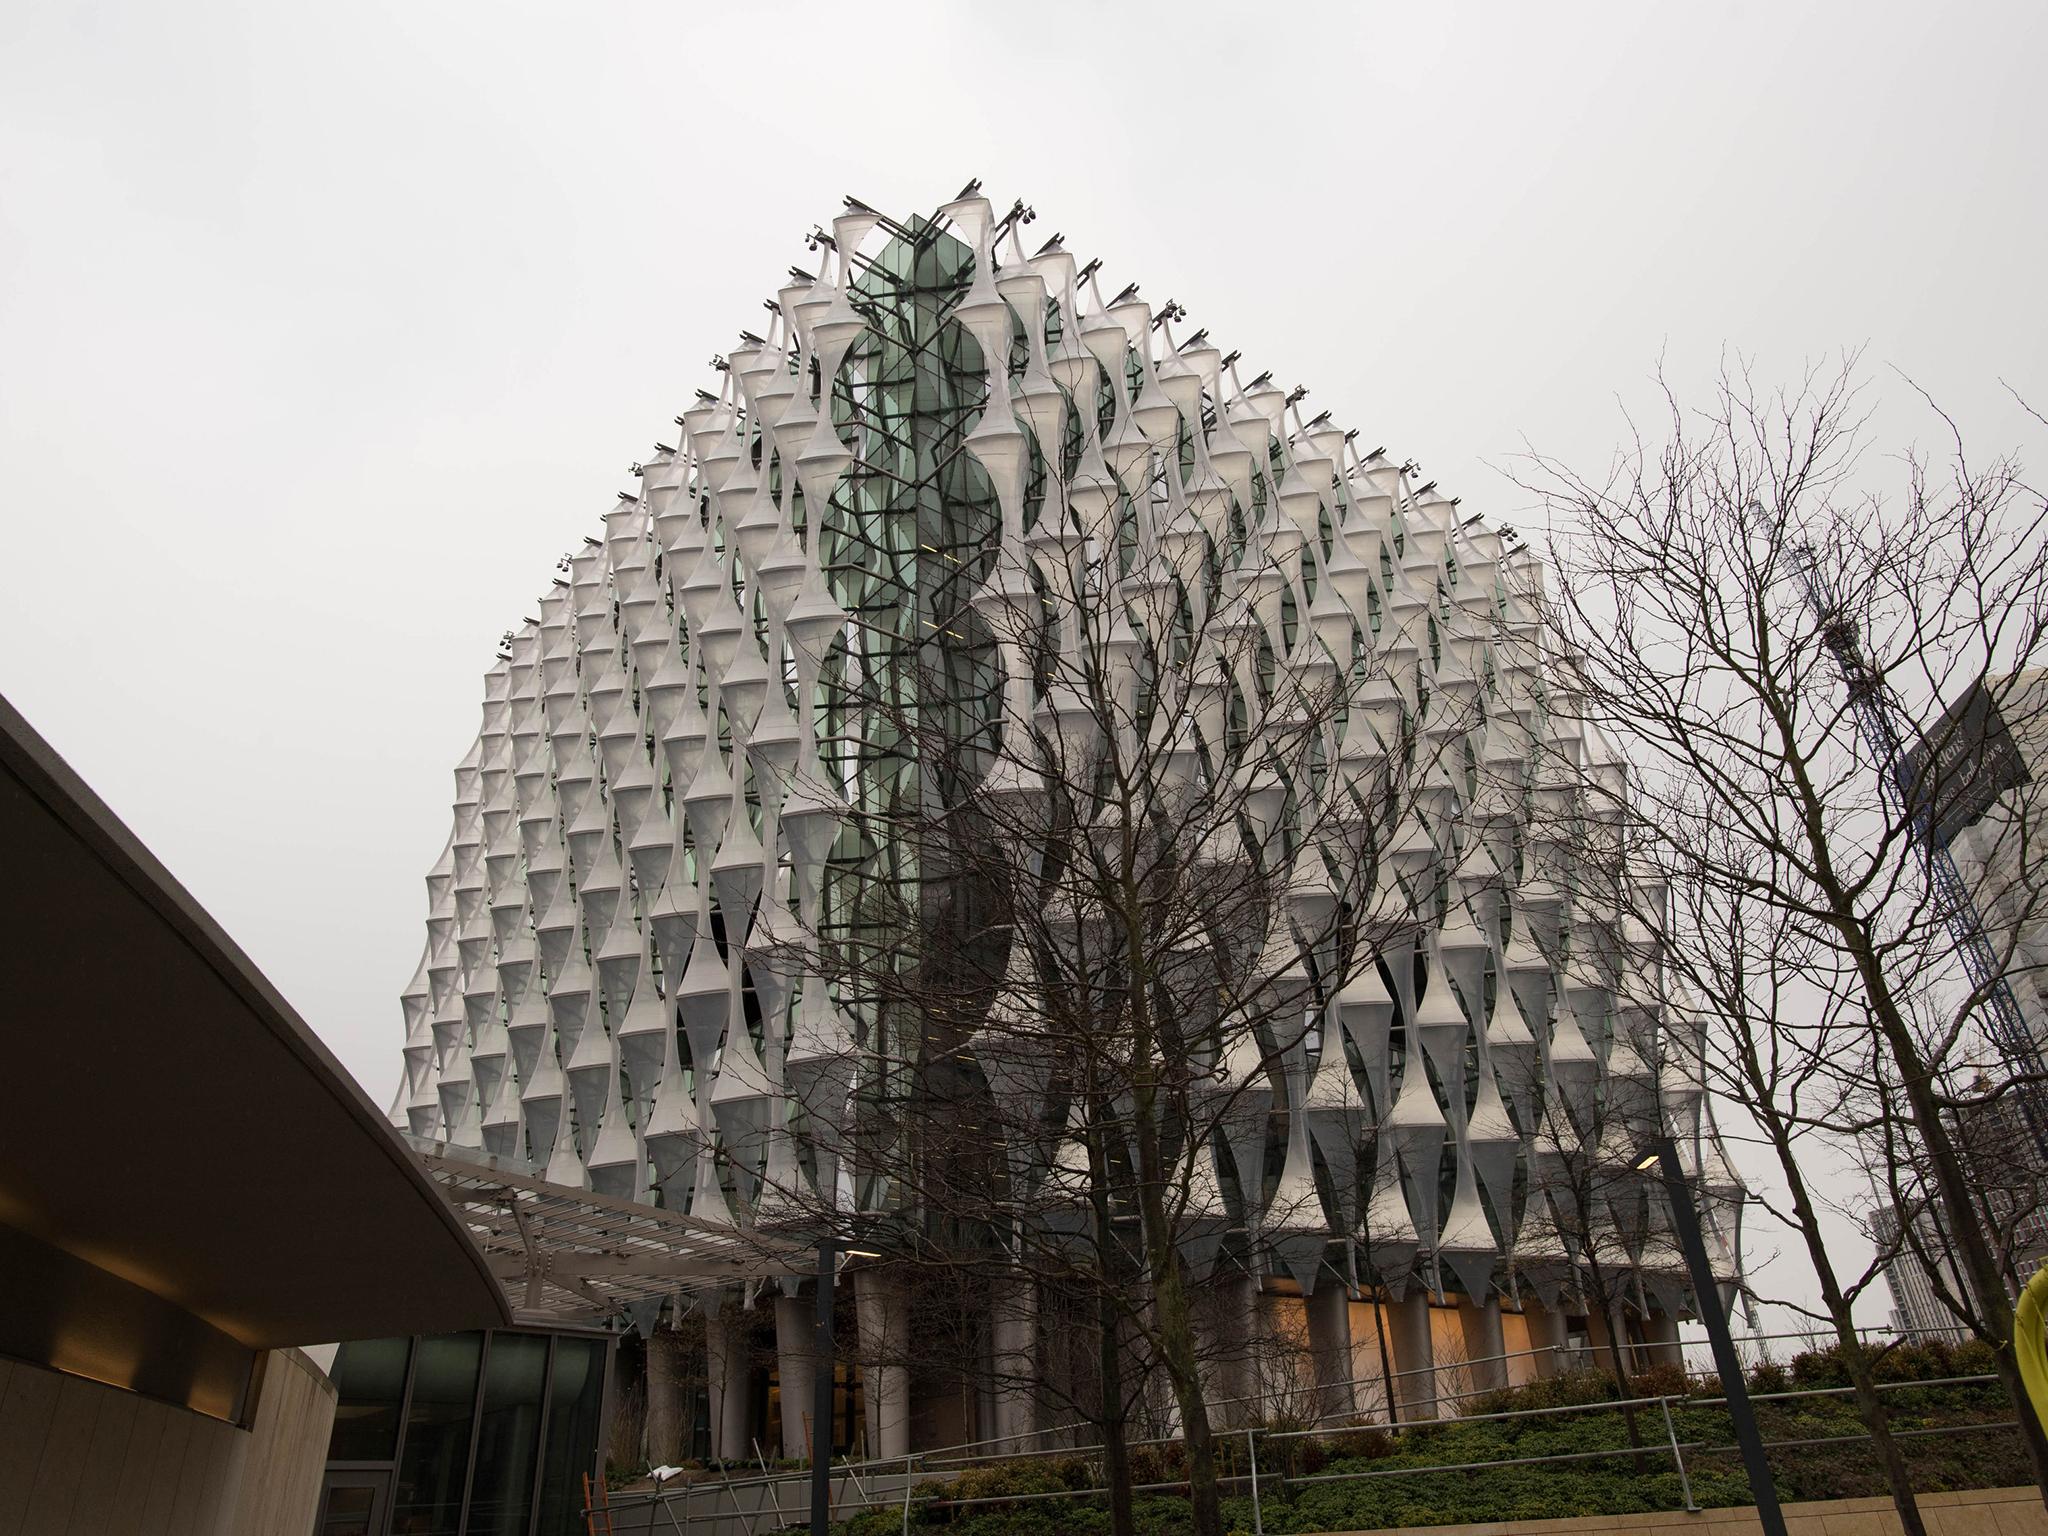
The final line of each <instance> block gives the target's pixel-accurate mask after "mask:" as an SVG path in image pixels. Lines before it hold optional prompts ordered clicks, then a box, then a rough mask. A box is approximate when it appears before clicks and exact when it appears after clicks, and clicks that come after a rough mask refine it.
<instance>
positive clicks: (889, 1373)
mask: <svg viewBox="0 0 2048 1536" xmlns="http://www.w3.org/2000/svg"><path fill="white" fill-rule="evenodd" d="M853 1301H854V1311H855V1315H856V1317H857V1318H858V1320H859V1326H860V1356H861V1384H862V1389H863V1390H862V1395H863V1396H864V1397H865V1399H866V1401H867V1419H868V1455H869V1456H871V1457H875V1458H878V1459H880V1460H885V1461H886V1460H888V1459H890V1458H893V1457H897V1456H906V1455H908V1454H909V1453H910V1304H909V1300H908V1298H906V1297H905V1295H904V1292H903V1282H902V1279H901V1278H900V1277H899V1276H897V1275H894V1274H891V1273H890V1272H889V1271H888V1270H887V1269H883V1268H879V1267H876V1268H862V1269H857V1270H855V1271H854V1272H853Z"/></svg>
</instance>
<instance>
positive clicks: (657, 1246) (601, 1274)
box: [408, 1137, 813, 1324]
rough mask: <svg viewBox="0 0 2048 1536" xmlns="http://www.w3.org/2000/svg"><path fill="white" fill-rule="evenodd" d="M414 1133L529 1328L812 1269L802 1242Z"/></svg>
mask: <svg viewBox="0 0 2048 1536" xmlns="http://www.w3.org/2000/svg"><path fill="white" fill-rule="evenodd" d="M408 1139H409V1140H411V1141H412V1143H413V1145H414V1146H415V1147H417V1148H418V1149H419V1151H420V1154H421V1156H423V1157H424V1158H425V1159H426V1163H427V1168H428V1170H429V1171H430V1172H431V1173H432V1174H433V1176H434V1178H435V1180H436V1181H437V1182H438V1183H439V1184H440V1186H441V1192H442V1193H443V1194H444V1195H445V1196H446V1197H447V1200H448V1203H449V1205H450V1206H452V1207H453V1208H454V1210H455V1213H456V1215H457V1216H458V1218H460V1220H461V1221H462V1222H463V1223H464V1225H466V1226H467V1227H468V1228H469V1234H470V1236H471V1238H472V1239H474V1240H475V1242H476V1245H477V1247H479V1248H480V1249H482V1250H483V1253H484V1257H485V1259H486V1260H487V1261H488V1262H489V1264H490V1266H491V1272H492V1273H493V1274H495V1275H496V1276H497V1277H498V1279H499V1281H500V1283H501V1284H503V1285H504V1287H505V1291H506V1295H507V1297H508V1299H509V1300H510V1302H511V1306H512V1312H513V1315H514V1317H516V1318H517V1319H518V1320H519V1321H521V1322H524V1323H533V1324H540V1323H553V1324H563V1323H591V1322H596V1321H601V1320H603V1319H606V1318H611V1317H626V1316H631V1315H633V1314H634V1313H635V1312H636V1311H639V1310H641V1309H644V1308H647V1307H651V1306H653V1305H655V1304H658V1303H659V1302H660V1301H661V1299H662V1298H663V1297H665V1296H667V1295H669V1294H670V1293H672V1292H676V1291H709V1290H722V1289H725V1288H727V1287H730V1286H735V1285H740V1284H744V1283H745V1282H746V1281H749V1280H765V1279H768V1278H770V1277H772V1276H776V1275H787V1274H792V1273H798V1274H801V1273H807V1272H808V1271H809V1270H810V1268H811V1267H812V1263H813V1259H812V1250H810V1249H808V1248H806V1247H805V1246H804V1245H802V1244H800V1243H796V1242H792V1241H789V1240H786V1239H782V1238H777V1237H771V1236H767V1235H764V1234H762V1233H759V1232H751V1231H743V1230H741V1229H739V1228H736V1227H733V1226H730V1225H722V1224H719V1223H716V1222H709V1221H702V1220H698V1219H694V1218H692V1217H689V1216H685V1215H681V1214H679V1213H678V1212H675V1211H665V1210H661V1209H659V1208H658V1207H655V1206H651V1205H640V1204H637V1203H635V1202H633V1201H630V1200H615V1199H612V1198H611V1197H609V1196H606V1195H599V1194H594V1193H592V1192H591V1191H590V1190H587V1189H576V1188H572V1187H570V1186H568V1185H563V1184H550V1183H548V1182H547V1181H546V1180H545V1179H537V1178H535V1177H533V1176H532V1175H531V1174H528V1173H522V1172H518V1171H515V1170H513V1169H511V1168H507V1167H505V1166H503V1165H502V1164H500V1163H499V1161H498V1160H497V1159H496V1158H494V1157H492V1156H491V1154H489V1153H488V1152H484V1151H482V1150H480V1149H477V1148H474V1147H451V1146H449V1145H448V1144H446V1143H445V1142H436V1141H428V1140H425V1139H422V1138H417V1137H413V1138H408Z"/></svg>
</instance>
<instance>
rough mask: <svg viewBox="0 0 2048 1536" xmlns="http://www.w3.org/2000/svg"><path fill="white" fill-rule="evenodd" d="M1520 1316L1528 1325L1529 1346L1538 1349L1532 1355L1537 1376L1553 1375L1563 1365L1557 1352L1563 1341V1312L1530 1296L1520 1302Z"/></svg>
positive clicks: (1562, 1345)
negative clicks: (1554, 1309) (1555, 1310)
mask: <svg viewBox="0 0 2048 1536" xmlns="http://www.w3.org/2000/svg"><path fill="white" fill-rule="evenodd" d="M1522 1318H1523V1321H1525V1322H1526V1323H1528V1325H1529V1347H1530V1348H1531V1349H1533V1350H1536V1351H1538V1353H1537V1354H1536V1355H1535V1356H1534V1357H1533V1358H1534V1360H1535V1362H1536V1374H1537V1376H1538V1377H1543V1376H1555V1375H1556V1374H1557V1373H1558V1372H1559V1371H1560V1370H1561V1369H1563V1366H1564V1360H1563V1357H1562V1356H1560V1355H1559V1353H1558V1351H1559V1350H1561V1349H1563V1348H1564V1342H1565V1332H1564V1314H1563V1313H1562V1312H1553V1311H1552V1310H1551V1309H1550V1308H1549V1307H1546V1306H1545V1305H1543V1303H1542V1302H1540V1301H1538V1300H1537V1299H1536V1298H1535V1297H1533V1296H1531V1297H1530V1298H1529V1299H1528V1300H1526V1301H1524V1302H1523V1303H1522Z"/></svg>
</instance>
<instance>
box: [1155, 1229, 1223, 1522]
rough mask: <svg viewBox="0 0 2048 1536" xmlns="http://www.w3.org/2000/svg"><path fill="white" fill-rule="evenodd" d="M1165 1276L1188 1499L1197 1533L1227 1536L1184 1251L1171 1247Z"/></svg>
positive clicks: (1170, 1372) (1169, 1368)
mask: <svg viewBox="0 0 2048 1536" xmlns="http://www.w3.org/2000/svg"><path fill="white" fill-rule="evenodd" d="M1167 1257H1168V1260H1169V1262H1168V1263H1167V1265H1166V1266H1165V1268H1166V1273H1165V1274H1164V1275H1158V1274H1155V1275H1154V1276H1153V1281H1152V1283H1153V1285H1154V1287H1155V1288H1156V1289H1157V1293H1158V1317H1159V1343H1160V1352H1161V1353H1162V1354H1163V1355H1164V1356H1165V1357H1166V1374H1167V1377H1168V1379H1169V1380H1170V1381H1172V1383H1173V1396H1174V1402H1175V1403H1176V1405H1178V1407H1179V1408H1180V1424H1181V1434H1182V1437H1183V1438H1184V1439H1185V1441H1186V1443H1187V1452H1188V1503H1189V1505H1190V1508H1191V1511H1192V1515H1193V1520H1194V1530H1195V1536H1222V1531H1223V1509H1222V1504H1221V1501H1220V1497H1219V1494H1218V1492H1217V1485H1216V1438H1215V1435H1214V1433H1213V1432H1212V1431H1211V1429H1210V1427H1209V1404H1208V1401H1207V1399H1206V1398H1204V1397H1203V1395H1202V1376H1201V1369H1200V1362H1199V1361H1198V1360H1197V1358H1196V1353H1195V1328H1194V1317H1193V1314H1192V1311H1191V1309H1190V1308H1189V1305H1188V1293H1187V1287H1186V1286H1185V1285H1183V1284H1182V1283H1181V1273H1180V1261H1179V1256H1178V1255H1177V1254H1175V1253H1174V1252H1172V1250H1171V1249H1169V1250H1168V1254H1167Z"/></svg>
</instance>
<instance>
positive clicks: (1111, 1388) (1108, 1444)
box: [1096, 1286, 1138, 1536]
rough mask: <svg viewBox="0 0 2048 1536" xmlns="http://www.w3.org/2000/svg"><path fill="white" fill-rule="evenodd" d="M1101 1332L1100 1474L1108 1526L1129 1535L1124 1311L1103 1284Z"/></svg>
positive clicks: (1132, 1520)
mask: <svg viewBox="0 0 2048 1536" xmlns="http://www.w3.org/2000/svg"><path fill="white" fill-rule="evenodd" d="M1096 1319H1097V1322H1098V1324H1099V1328H1100V1332H1101V1356H1102V1360H1101V1366H1100V1374H1101V1380H1102V1407H1101V1414H1102V1477H1103V1481H1104V1482H1105V1483H1107V1484H1108V1485H1109V1528H1110V1530H1111V1531H1113V1532H1115V1533H1116V1536H1131V1533H1132V1532H1134V1531H1136V1530H1137V1528H1138V1526H1137V1516H1136V1515H1135V1514H1134V1513H1133V1512H1132V1509H1131V1452H1130V1447H1129V1445H1128V1444H1127V1443H1126V1440H1125V1428H1126V1426H1125V1423H1124V1365H1123V1344H1124V1340H1123V1327H1122V1323H1123V1315H1122V1313H1121V1311H1120V1310H1119V1308H1118V1305H1117V1300H1116V1297H1115V1295H1114V1294H1113V1293H1112V1292H1111V1291H1110V1289H1109V1288H1108V1287H1107V1286H1105V1287H1103V1289H1102V1291H1101V1293H1100V1295H1099V1296H1098V1298H1097V1302H1096Z"/></svg>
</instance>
